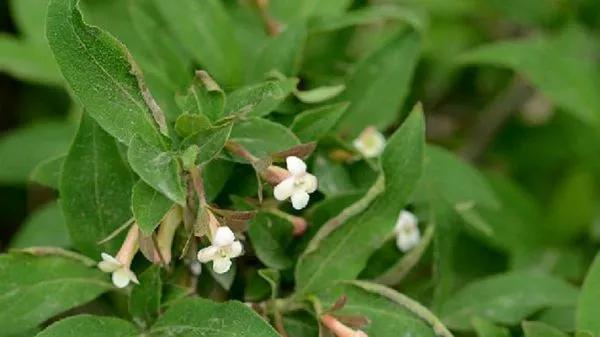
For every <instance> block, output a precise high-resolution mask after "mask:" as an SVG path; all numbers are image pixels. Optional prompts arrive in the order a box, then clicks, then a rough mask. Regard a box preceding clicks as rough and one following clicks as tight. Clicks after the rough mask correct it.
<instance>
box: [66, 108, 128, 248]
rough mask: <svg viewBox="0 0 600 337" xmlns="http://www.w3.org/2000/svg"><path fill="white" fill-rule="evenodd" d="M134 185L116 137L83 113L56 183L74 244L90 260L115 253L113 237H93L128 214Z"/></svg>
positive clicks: (103, 233)
mask: <svg viewBox="0 0 600 337" xmlns="http://www.w3.org/2000/svg"><path fill="white" fill-rule="evenodd" d="M133 183H134V181H133V177H132V174H131V172H130V171H129V168H128V167H127V166H126V165H125V162H124V161H123V158H122V157H121V154H120V153H119V149H118V148H117V143H116V142H115V140H114V139H113V138H112V137H111V136H110V135H109V134H107V133H106V132H105V131H104V130H102V129H101V128H100V126H98V124H96V122H95V121H94V120H93V119H91V118H90V117H89V116H87V115H84V116H83V117H82V119H81V124H80V126H79V131H78V132H77V135H76V136H75V140H74V142H73V145H72V146H71V149H70V150H69V154H68V155H67V158H66V159H65V163H64V166H63V175H62V178H61V182H60V196H61V205H62V209H63V212H64V215H65V221H66V223H67V226H68V228H69V233H70V236H71V241H72V243H73V245H74V246H75V247H76V248H78V249H79V250H81V251H82V252H84V253H85V254H87V255H89V256H92V257H94V258H98V257H99V256H100V253H101V252H108V253H113V252H115V251H116V249H117V248H118V245H119V242H118V240H112V241H110V242H107V243H105V244H103V245H98V241H100V240H102V239H104V238H106V237H107V236H108V235H110V234H111V233H113V232H114V231H115V230H116V229H117V228H119V227H120V226H122V225H123V224H124V223H125V222H126V221H127V220H129V219H130V218H131V188H132V187H133Z"/></svg>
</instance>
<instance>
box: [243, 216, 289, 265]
mask: <svg viewBox="0 0 600 337" xmlns="http://www.w3.org/2000/svg"><path fill="white" fill-rule="evenodd" d="M292 231H293V226H292V224H291V223H290V222H289V221H286V220H284V219H282V218H280V217H278V216H274V215H270V214H267V213H264V212H260V213H258V214H257V215H256V216H255V217H254V219H252V221H251V222H250V227H249V230H248V235H249V237H250V241H251V242H252V247H253V248H254V251H255V253H256V255H257V256H258V258H259V259H260V261H261V262H262V263H264V264H265V265H266V266H268V267H270V268H273V269H286V268H289V267H291V266H292V264H293V261H292V260H291V259H290V257H289V254H288V253H287V251H286V245H287V244H288V243H289V242H290V241H291V239H292Z"/></svg>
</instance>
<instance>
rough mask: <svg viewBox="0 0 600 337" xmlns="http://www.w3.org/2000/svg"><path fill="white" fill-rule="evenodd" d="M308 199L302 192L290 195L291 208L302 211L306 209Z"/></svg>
mask: <svg viewBox="0 0 600 337" xmlns="http://www.w3.org/2000/svg"><path fill="white" fill-rule="evenodd" d="M308 199H310V196H309V195H308V193H306V192H304V191H297V192H295V193H294V194H292V207H294V209H298V210H299V209H303V208H304V207H306V205H308Z"/></svg>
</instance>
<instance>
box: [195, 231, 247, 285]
mask: <svg viewBox="0 0 600 337" xmlns="http://www.w3.org/2000/svg"><path fill="white" fill-rule="evenodd" d="M241 254H242V244H241V243H240V242H239V241H238V240H236V239H235V236H234V235H233V232H232V231H231V229H229V227H226V226H221V227H219V228H217V231H216V233H215V237H214V238H213V242H212V245H210V246H208V247H206V248H203V249H201V250H200V251H199V252H198V261H200V262H202V263H207V262H209V261H212V263H213V270H214V271H215V273H217V274H224V273H226V272H227V271H228V270H229V268H231V259H232V258H234V257H238V256H240V255H241Z"/></svg>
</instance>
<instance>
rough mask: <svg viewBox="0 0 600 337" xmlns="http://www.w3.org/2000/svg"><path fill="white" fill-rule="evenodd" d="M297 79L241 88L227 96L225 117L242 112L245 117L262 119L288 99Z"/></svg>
mask: <svg viewBox="0 0 600 337" xmlns="http://www.w3.org/2000/svg"><path fill="white" fill-rule="evenodd" d="M297 84H298V79H296V78H288V79H283V80H269V81H266V82H262V83H259V84H254V85H250V86H246V87H242V88H240V89H237V90H235V91H233V92H231V93H230V94H229V95H227V104H225V115H231V114H235V113H240V112H243V113H244V114H245V115H246V116H250V117H262V116H266V115H268V114H270V113H271V112H273V110H275V109H276V108H277V106H279V104H281V102H283V101H284V100H285V99H286V97H288V96H289V95H290V94H291V93H292V92H293V91H294V89H296V85H297Z"/></svg>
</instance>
